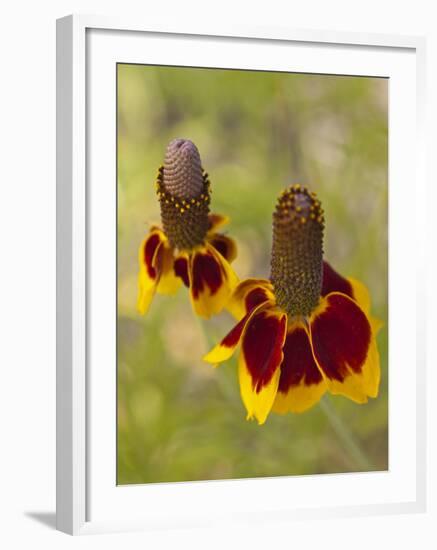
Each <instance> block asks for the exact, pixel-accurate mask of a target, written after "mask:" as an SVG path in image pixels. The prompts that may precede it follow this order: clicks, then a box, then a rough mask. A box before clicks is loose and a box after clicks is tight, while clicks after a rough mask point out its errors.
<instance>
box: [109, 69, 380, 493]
mask: <svg viewBox="0 0 437 550" xmlns="http://www.w3.org/2000/svg"><path fill="white" fill-rule="evenodd" d="M116 108H117V483H118V484H119V485H128V484H145V483H162V482H181V481H207V480H221V479H241V478H259V477H274V476H296V475H315V474H332V473H346V472H367V471H384V470H387V469H388V397H389V396H388V243H387V228H388V215H387V208H388V79H386V78H378V77H368V76H347V75H328V74H309V73H288V72H270V71H251V70H236V69H214V68H190V67H172V66H151V65H139V64H138V65H135V64H124V63H123V64H118V65H117V106H116Z"/></svg>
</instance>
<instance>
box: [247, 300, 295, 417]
mask: <svg viewBox="0 0 437 550" xmlns="http://www.w3.org/2000/svg"><path fill="white" fill-rule="evenodd" d="M286 331H287V317H286V315H285V314H283V313H282V312H280V311H279V310H276V309H272V308H270V309H269V308H268V307H267V308H266V307H264V306H263V305H261V306H260V308H259V309H258V310H257V312H256V313H255V314H254V315H253V316H252V317H251V318H250V319H249V321H248V322H247V323H246V325H245V328H244V331H243V335H242V344H241V353H240V357H239V366H238V373H239V380H240V392H241V398H242V399H243V403H244V405H245V407H246V410H247V418H248V419H251V418H253V417H255V418H256V419H257V420H258V423H259V424H263V423H264V422H265V421H266V418H267V416H268V414H269V412H270V410H271V408H272V405H273V402H274V400H275V396H276V392H277V389H278V384H279V377H280V365H281V362H282V359H283V353H282V346H283V345H284V340H285V334H286Z"/></svg>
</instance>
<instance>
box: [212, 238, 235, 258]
mask: <svg viewBox="0 0 437 550" xmlns="http://www.w3.org/2000/svg"><path fill="white" fill-rule="evenodd" d="M208 242H209V243H210V244H212V246H213V247H214V248H215V249H216V250H217V251H218V252H220V254H221V255H222V256H223V258H224V259H225V260H227V261H228V262H229V263H232V262H233V261H234V260H235V258H236V257H237V245H236V244H235V241H234V239H231V238H230V237H227V236H226V235H222V234H221V233H212V234H211V235H210V236H209V237H208Z"/></svg>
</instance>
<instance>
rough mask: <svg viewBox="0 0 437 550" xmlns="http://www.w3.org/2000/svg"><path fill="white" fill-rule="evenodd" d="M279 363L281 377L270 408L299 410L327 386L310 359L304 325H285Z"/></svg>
mask: <svg viewBox="0 0 437 550" xmlns="http://www.w3.org/2000/svg"><path fill="white" fill-rule="evenodd" d="M282 351H283V353H284V358H283V360H282V363H281V377H280V379H279V386H278V392H277V394H276V399H275V402H274V404H273V408H272V411H273V412H275V413H278V414H285V413H288V412H292V413H301V412H304V411H306V410H307V409H309V408H311V407H312V406H313V405H315V404H316V403H318V401H319V400H320V398H321V397H322V395H323V394H324V393H325V392H326V390H327V385H326V381H325V379H324V377H323V375H322V374H321V372H320V370H319V368H318V366H317V364H316V362H315V361H314V358H313V354H312V350H311V342H310V338H309V334H308V330H307V328H306V326H305V325H304V324H303V323H301V322H295V323H293V324H292V325H291V326H289V328H288V331H287V337H286V339H285V343H284V347H283V349H282Z"/></svg>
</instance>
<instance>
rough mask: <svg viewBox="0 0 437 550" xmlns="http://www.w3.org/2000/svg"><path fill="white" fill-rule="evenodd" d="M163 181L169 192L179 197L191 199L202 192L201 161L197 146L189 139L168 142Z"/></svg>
mask: <svg viewBox="0 0 437 550" xmlns="http://www.w3.org/2000/svg"><path fill="white" fill-rule="evenodd" d="M164 183H165V188H166V190H167V191H168V192H169V193H171V194H172V195H173V196H175V197H179V198H181V199H192V198H194V197H197V195H199V193H201V192H202V190H203V170H202V163H201V161H200V155H199V151H198V150H197V147H196V146H195V145H194V143H193V142H192V141H190V140H189V139H181V138H176V139H174V140H172V141H170V143H169V144H168V146H167V151H166V153H165V160H164Z"/></svg>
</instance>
